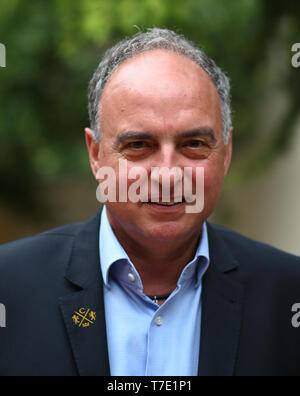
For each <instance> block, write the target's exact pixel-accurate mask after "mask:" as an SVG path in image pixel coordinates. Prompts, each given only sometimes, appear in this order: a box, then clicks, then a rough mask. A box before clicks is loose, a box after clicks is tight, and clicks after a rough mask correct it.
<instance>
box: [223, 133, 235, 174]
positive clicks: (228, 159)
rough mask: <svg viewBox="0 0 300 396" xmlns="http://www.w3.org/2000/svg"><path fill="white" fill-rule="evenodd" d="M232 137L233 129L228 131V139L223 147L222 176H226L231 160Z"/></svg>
mask: <svg viewBox="0 0 300 396" xmlns="http://www.w3.org/2000/svg"><path fill="white" fill-rule="evenodd" d="M232 135H233V128H231V129H230V138H229V141H228V143H227V145H226V146H225V150H226V153H225V158H224V176H226V175H227V173H228V171H229V167H230V163H231V158H232Z"/></svg>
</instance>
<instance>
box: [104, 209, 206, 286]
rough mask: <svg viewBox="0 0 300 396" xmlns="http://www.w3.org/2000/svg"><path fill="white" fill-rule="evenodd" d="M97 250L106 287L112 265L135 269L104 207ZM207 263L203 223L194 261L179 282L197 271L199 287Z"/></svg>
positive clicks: (204, 226)
mask: <svg viewBox="0 0 300 396" xmlns="http://www.w3.org/2000/svg"><path fill="white" fill-rule="evenodd" d="M99 250H100V265H101V272H102V277H103V279H104V283H105V285H106V286H107V287H109V283H110V275H109V272H110V268H111V266H112V265H113V264H115V263H117V262H121V261H124V263H126V264H130V266H131V267H132V268H133V269H135V268H134V265H133V264H132V263H131V261H130V258H129V256H128V255H127V253H126V252H125V250H124V248H123V247H122V245H121V244H120V242H119V241H118V239H117V237H116V236H115V234H114V232H113V229H112V227H111V225H110V223H109V220H108V217H107V211H106V206H105V205H104V207H103V210H102V214H101V222H100V231H99ZM209 261H210V258H209V243H208V233H207V224H206V222H205V223H204V224H203V229H202V236H201V239H200V241H199V244H198V247H197V250H196V254H195V256H194V259H193V260H192V261H191V262H190V263H189V264H188V265H187V266H186V267H185V268H184V270H183V271H182V274H181V276H180V280H179V282H180V281H181V280H182V278H189V277H191V276H194V274H195V271H197V274H196V276H197V282H196V286H199V284H200V282H201V280H202V277H203V275H204V273H205V272H206V270H207V268H208V266H209ZM197 264H198V265H197ZM189 274H190V275H189Z"/></svg>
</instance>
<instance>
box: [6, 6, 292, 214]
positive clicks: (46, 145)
mask: <svg viewBox="0 0 300 396" xmlns="http://www.w3.org/2000/svg"><path fill="white" fill-rule="evenodd" d="M299 17H300V2H299V1H294V2H292V1H291V2H282V1H278V0H275V1H267V0H266V1H261V0H76V1H70V0H48V1H45V0H31V1H24V0H2V2H1V12H0V42H2V43H3V44H5V45H6V49H7V67H6V68H5V69H0V147H1V155H0V180H1V191H0V200H2V201H4V202H5V203H6V204H9V205H11V206H12V207H14V208H18V209H20V210H29V209H31V210H33V209H34V208H36V207H37V202H38V199H37V196H38V191H39V188H40V187H41V185H42V184H43V183H47V182H48V181H49V180H56V179H59V178H64V177H76V178H79V177H87V174H89V165H88V158H87V154H86V150H85V146H84V134H83V130H84V127H85V126H88V115H87V99H86V92H87V85H88V82H89V79H90V78H91V76H92V74H93V71H94V70H95V68H96V67H97V64H98V62H99V61H100V59H101V56H102V54H103V53H104V51H105V50H106V49H107V48H109V47H110V46H112V45H113V44H114V43H116V42H117V41H119V40H120V39H122V38H124V37H125V36H129V35H132V34H134V33H135V32H136V31H137V29H146V28H149V27H153V26H159V27H166V28H171V29H173V30H176V31H177V32H179V33H183V34H184V35H185V36H187V37H188V38H189V39H191V40H194V41H195V42H196V43H197V44H199V45H200V46H201V47H202V48H203V49H204V50H205V51H206V52H207V53H208V54H209V55H210V56H211V57H212V58H214V59H215V60H216V61H217V63H218V64H219V65H220V66H221V67H222V68H223V69H224V70H225V71H226V72H227V74H228V75H229V76H230V78H231V80H232V89H233V109H234V126H235V132H236V135H235V153H236V154H235V157H234V164H233V170H232V172H231V176H230V179H229V181H230V182H229V185H230V184H231V185H232V184H234V183H239V182H240V181H241V180H243V179H244V178H246V177H248V176H250V175H251V174H255V173H257V172H258V171H259V170H261V169H264V168H265V167H266V166H267V165H268V164H270V163H271V162H272V160H273V159H274V158H275V157H276V156H277V155H278V153H279V152H281V151H282V150H284V149H285V148H287V147H288V143H289V142H290V141H291V137H292V136H291V135H292V130H293V128H292V126H293V124H294V122H295V119H296V116H297V114H298V113H299V108H300V95H299V92H300V78H299V73H300V70H295V69H293V68H292V67H291V65H290V58H291V46H292V44H293V43H294V42H297V41H298V42H299V41H300V25H299ZM277 91H280V92H283V93H285V95H286V97H287V101H286V106H285V111H284V112H283V114H282V116H281V117H280V119H279V120H278V122H277V123H276V126H275V127H274V126H273V127H272V128H271V130H269V131H268V133H265V130H264V128H265V126H264V119H265V118H268V117H269V116H270V115H271V114H268V112H265V113H263V115H261V114H260V112H261V109H262V108H263V106H264V103H265V102H267V99H268V97H270V96H271V97H272V95H273V94H274V93H275V92H277ZM271 112H272V109H271Z"/></svg>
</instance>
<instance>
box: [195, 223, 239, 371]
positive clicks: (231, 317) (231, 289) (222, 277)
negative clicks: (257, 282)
mask: <svg viewBox="0 0 300 396" xmlns="http://www.w3.org/2000/svg"><path fill="white" fill-rule="evenodd" d="M208 235H209V246H210V259H211V263H210V267H209V269H208V271H207V273H206V274H205V277H204V279H203V294H202V330H201V342H200V345H201V346H200V360H199V375H200V376H232V375H234V369H235V362H236V358H237V350H238V342H239V336H240V330H241V322H242V297H243V286H242V285H241V284H240V283H239V282H237V281H236V280H235V279H234V276H233V274H234V273H235V272H236V271H237V268H238V263H237V261H236V260H235V259H234V258H233V256H232V254H231V252H230V250H229V248H228V247H227V245H226V244H225V242H224V241H223V240H222V238H221V237H219V236H218V233H217V231H216V230H214V229H213V227H212V226H211V225H208Z"/></svg>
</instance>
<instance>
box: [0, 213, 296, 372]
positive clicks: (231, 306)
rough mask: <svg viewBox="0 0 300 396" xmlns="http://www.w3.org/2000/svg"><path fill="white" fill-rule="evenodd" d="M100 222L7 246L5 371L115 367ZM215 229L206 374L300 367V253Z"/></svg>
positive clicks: (207, 281) (2, 282) (0, 269)
mask: <svg viewBox="0 0 300 396" xmlns="http://www.w3.org/2000/svg"><path fill="white" fill-rule="evenodd" d="M99 222H100V214H99V213H98V214H97V215H95V216H94V217H93V218H92V219H90V220H89V221H87V222H84V223H79V224H73V225H68V226H64V227H60V228H58V229H55V230H51V231H48V232H45V233H42V234H40V235H37V236H34V237H32V238H27V239H23V240H20V241H16V242H12V243H9V244H6V245H2V246H0V303H2V304H4V305H5V307H6V328H0V375H1V376H6V375H8V376H44V375H46V376H78V375H81V376H109V375H110V369H109V359H108V351H107V339H106V326H105V314H104V301H103V280H102V277H101V271H100V264H99V238H98V236H99ZM208 235H209V245H210V257H211V264H210V267H209V269H208V271H207V273H206V274H205V277H204V279H203V296H202V298H203V313H202V332H201V353H200V361H199V375H201V376H206V375H208V376H233V375H236V376H244V375H247V376H266V375H267V376H270V375H271V376H281V375H286V376H298V375H300V356H299V355H300V328H298V329H297V328H294V327H293V326H292V316H293V315H294V314H293V313H292V311H291V309H292V306H293V305H294V304H295V303H300V259H299V258H297V257H294V256H292V255H289V254H286V253H283V252H281V251H279V250H276V249H274V248H271V247H269V246H267V245H264V244H261V243H258V242H255V241H252V240H250V239H247V238H245V237H243V236H241V235H239V234H237V233H234V232H232V231H229V230H227V229H224V228H221V227H218V226H215V225H211V224H209V225H208ZM81 308H84V309H85V310H88V309H89V310H90V312H91V311H92V312H95V313H96V320H95V321H90V322H93V323H90V325H89V326H85V327H84V326H83V325H81V326H80V323H77V324H76V323H75V322H74V315H75V313H76V312H78V310H80V309H81ZM86 323H88V322H86ZM82 324H83V323H82ZM178 342H180V340H178Z"/></svg>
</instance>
